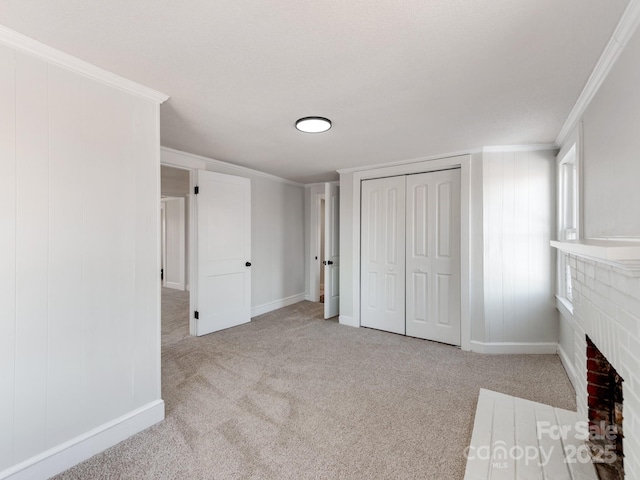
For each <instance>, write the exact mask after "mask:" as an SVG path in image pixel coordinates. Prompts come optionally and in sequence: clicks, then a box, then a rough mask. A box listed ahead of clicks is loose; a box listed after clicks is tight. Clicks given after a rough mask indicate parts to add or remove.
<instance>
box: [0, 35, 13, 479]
mask: <svg viewBox="0 0 640 480" xmlns="http://www.w3.org/2000/svg"><path fill="white" fill-rule="evenodd" d="M15 77H16V75H15V53H14V50H13V49H11V48H8V47H5V46H2V45H0V219H2V228H0V385H2V388H0V471H2V470H4V469H5V468H8V467H9V466H11V465H12V464H13V461H12V460H13V413H14V389H13V388H14V387H13V386H14V380H15V343H16V262H15V254H16V125H15V104H16V97H15V93H16V92H15V86H16V84H15Z"/></svg>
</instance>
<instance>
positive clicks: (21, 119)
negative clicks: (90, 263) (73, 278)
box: [14, 53, 49, 462]
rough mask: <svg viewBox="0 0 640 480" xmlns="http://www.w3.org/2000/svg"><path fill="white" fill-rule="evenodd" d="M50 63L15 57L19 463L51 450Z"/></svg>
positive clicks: (16, 427)
mask: <svg viewBox="0 0 640 480" xmlns="http://www.w3.org/2000/svg"><path fill="white" fill-rule="evenodd" d="M47 70H48V66H47V64H46V63H44V62H42V61H40V60H37V59H34V58H33V57H30V56H27V55H24V54H21V53H17V54H16V161H17V196H16V201H17V218H16V220H17V221H16V308H17V329H16V379H15V385H16V387H15V388H16V391H15V402H16V404H15V426H14V428H15V436H14V448H15V454H14V461H15V462H19V461H21V460H25V459H27V458H29V457H31V456H33V455H35V454H36V453H39V452H41V451H43V450H44V449H45V447H46V424H47V422H46V399H47V333H48V325H47V319H48V318H47V307H48V306H47V302H48V262H49V258H48V248H49V247H48V240H49V231H48V224H49V211H48V210H49V208H48V201H49V175H48V174H49V152H48V148H49V112H48V104H49V102H48V93H47Z"/></svg>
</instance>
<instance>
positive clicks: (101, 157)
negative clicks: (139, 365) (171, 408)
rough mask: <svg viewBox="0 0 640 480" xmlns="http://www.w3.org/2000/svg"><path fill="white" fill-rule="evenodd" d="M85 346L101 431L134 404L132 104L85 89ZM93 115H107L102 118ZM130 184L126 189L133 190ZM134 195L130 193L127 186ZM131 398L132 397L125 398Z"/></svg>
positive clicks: (111, 93)
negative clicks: (127, 170) (128, 173)
mask: <svg viewBox="0 0 640 480" xmlns="http://www.w3.org/2000/svg"><path fill="white" fill-rule="evenodd" d="M84 94H85V97H84V102H85V115H84V125H85V135H84V140H85V143H84V148H85V149H86V151H88V152H91V154H90V155H87V156H86V157H85V158H84V165H85V172H84V177H85V180H86V181H85V182H84V184H83V208H84V210H83V216H84V226H83V244H82V245H83V277H84V282H83V285H82V296H83V300H84V304H83V319H84V322H83V328H84V332H83V339H84V345H83V348H84V353H83V358H84V367H85V368H84V371H83V381H82V384H83V399H84V404H85V407H86V408H85V411H84V412H83V415H84V418H83V420H84V424H85V427H87V428H93V427H96V426H98V425H101V424H103V423H105V422H107V421H109V420H111V419H113V418H115V417H117V416H119V415H122V414H123V413H125V412H127V411H129V410H130V407H131V404H132V394H133V392H132V385H131V379H132V372H131V356H132V349H131V332H130V329H129V325H128V324H129V320H128V314H127V312H126V310H125V308H126V300H125V298H123V296H122V288H123V285H122V282H123V281H124V277H125V276H126V274H125V272H123V271H122V269H123V268H124V265H123V258H126V257H127V251H126V239H127V233H126V232H125V225H126V224H127V221H123V218H124V217H123V216H126V215H127V211H128V210H130V209H131V206H130V205H127V206H126V208H125V210H122V208H123V207H122V202H121V201H119V200H114V196H117V195H119V194H120V195H122V193H120V190H121V188H122V182H123V178H122V176H123V174H124V169H123V162H124V161H125V160H126V159H130V156H128V155H127V147H128V146H130V138H131V137H130V130H131V123H130V119H131V117H130V115H128V112H130V97H129V96H128V95H127V94H125V93H122V92H120V91H115V90H113V89H110V88H108V87H106V86H104V85H101V84H98V83H97V82H93V81H90V80H85V82H84ZM94 112H101V114H100V115H96V114H95V113H94ZM127 185H128V184H127ZM129 188H130V187H129ZM127 392H128V394H127Z"/></svg>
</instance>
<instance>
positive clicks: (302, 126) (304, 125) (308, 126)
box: [296, 117, 331, 133]
mask: <svg viewBox="0 0 640 480" xmlns="http://www.w3.org/2000/svg"><path fill="white" fill-rule="evenodd" d="M296 128H297V129H298V130H300V131H301V132H304V133H322V132H326V131H327V130H329V129H330V128H331V120H329V119H328V118H324V117H304V118H301V119H300V120H298V121H296Z"/></svg>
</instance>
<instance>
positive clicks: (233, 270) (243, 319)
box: [194, 170, 251, 336]
mask: <svg viewBox="0 0 640 480" xmlns="http://www.w3.org/2000/svg"><path fill="white" fill-rule="evenodd" d="M196 209H197V245H196V250H195V257H196V262H195V263H196V268H197V281H198V285H197V296H196V302H195V305H196V308H195V310H196V311H195V312H194V315H195V318H196V320H195V321H196V335H198V336H200V335H206V334H208V333H212V332H216V331H218V330H222V329H225V328H229V327H234V326H236V325H240V324H242V323H247V322H249V321H250V320H251V268H250V267H251V184H250V180H249V179H248V178H242V177H236V176H233V175H224V174H221V173H213V172H207V171H204V170H198V172H197V187H196Z"/></svg>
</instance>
